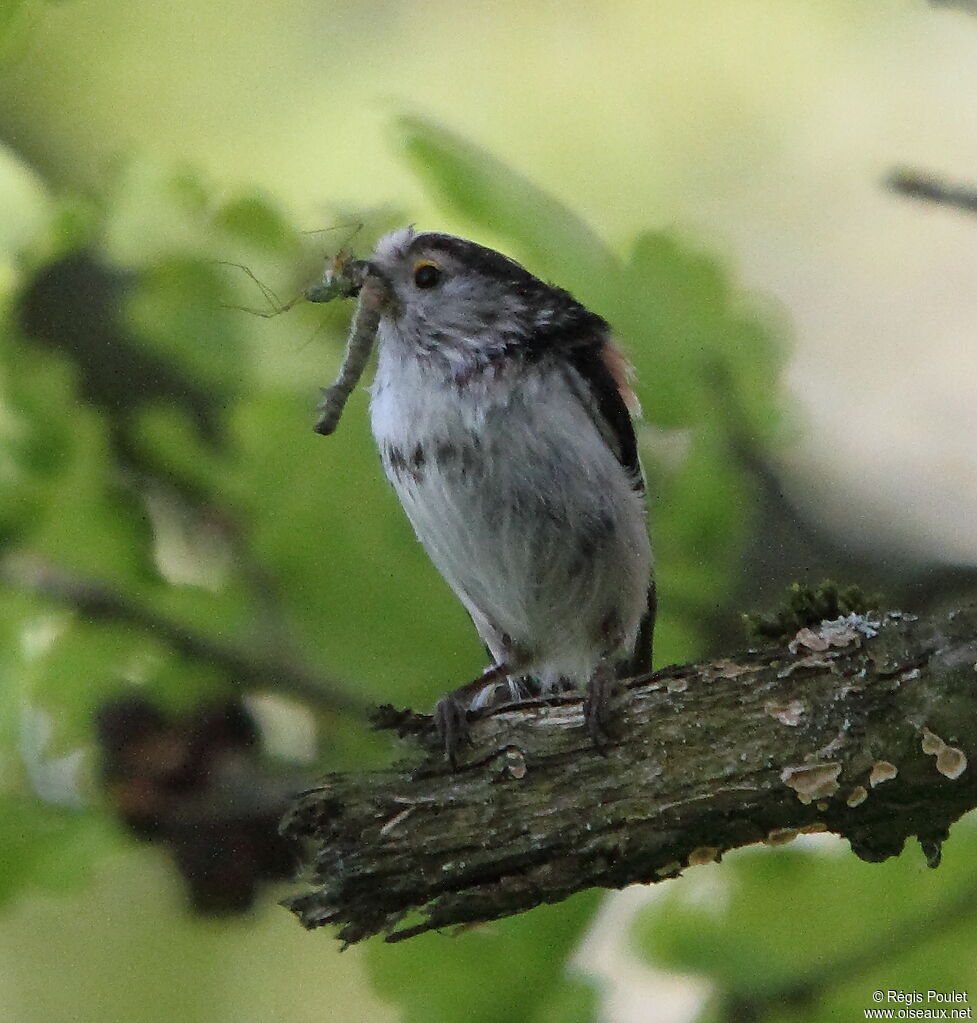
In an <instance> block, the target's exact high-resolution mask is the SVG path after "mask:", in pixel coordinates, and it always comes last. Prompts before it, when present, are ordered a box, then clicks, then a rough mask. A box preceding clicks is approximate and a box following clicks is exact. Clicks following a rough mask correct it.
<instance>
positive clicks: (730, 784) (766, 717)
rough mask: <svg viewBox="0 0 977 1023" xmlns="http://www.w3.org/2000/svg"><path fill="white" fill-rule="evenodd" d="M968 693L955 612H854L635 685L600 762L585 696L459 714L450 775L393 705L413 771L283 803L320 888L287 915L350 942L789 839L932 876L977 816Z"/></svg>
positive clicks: (421, 720) (430, 739)
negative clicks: (901, 856) (907, 859)
mask: <svg viewBox="0 0 977 1023" xmlns="http://www.w3.org/2000/svg"><path fill="white" fill-rule="evenodd" d="M975 690H977V608H965V609H962V610H956V611H953V612H949V613H945V614H943V615H941V616H938V617H935V618H932V619H929V620H919V619H917V618H915V617H913V616H911V615H905V614H901V613H898V612H890V613H888V614H885V615H882V616H878V617H877V618H875V619H874V620H872V619H867V618H864V617H857V616H849V617H848V618H846V619H838V620H837V621H836V622H832V623H822V625H821V626H820V627H818V628H816V629H813V630H809V629H802V630H801V632H799V633H798V634H797V635H796V636H795V637H794V638H793V640H792V641H791V642H790V643H789V644H788V642H787V641H786V638H785V640H784V642H783V643H781V644H779V645H776V646H769V647H765V648H763V649H754V650H748V651H746V652H744V653H741V654H738V655H736V656H732V657H729V658H725V659H721V660H717V661H711V662H708V663H701V664H690V665H685V666H682V667H675V666H673V667H668V668H665V669H663V670H660V671H658V672H655V673H654V675H652V676H650V677H645V678H641V679H634V680H630V681H629V682H628V684H627V687H626V691H625V693H624V694H623V696H622V697H621V699H620V703H619V706H618V708H617V716H616V721H615V725H616V728H615V734H614V735H613V737H612V738H611V740H610V741H609V743H608V745H607V746H606V747H605V748H604V749H602V750H598V749H595V748H594V746H593V745H592V743H591V742H590V740H589V738H588V734H587V731H586V729H585V727H584V724H583V717H582V712H581V703H580V699H579V697H570V696H567V697H560V698H557V699H553V700H549V701H547V702H546V703H541V702H533V703H524V704H519V705H509V706H506V707H502V708H498V709H495V710H493V711H491V712H489V713H485V714H483V715H482V716H480V717H478V718H477V719H475V720H472V722H471V734H472V745H471V746H470V747H468V748H466V749H465V751H464V753H463V756H462V757H461V759H460V761H459V765H458V768H457V770H455V771H454V772H452V771H450V770H449V768H448V766H447V764H446V763H444V760H443V757H442V755H441V753H440V751H439V748H438V741H437V737H436V736H434V735H433V733H432V728H431V722H430V718H428V717H426V716H423V715H418V714H414V713H413V712H410V711H403V712H399V713H396V712H393V711H392V710H391V709H388V710H387V713H386V721H385V722H384V724H385V726H386V727H395V728H396V729H397V730H398V731H399V732H400V734H401V736H402V737H404V738H406V739H407V740H408V743H409V745H411V746H412V747H414V749H415V763H413V764H408V765H400V766H397V767H394V768H391V769H390V770H387V771H380V772H371V773H349V774H334V775H331V776H329V777H328V778H327V779H325V781H324V782H323V784H322V785H321V786H319V787H317V788H314V789H311V790H309V791H307V792H305V793H303V794H301V795H300V796H299V797H298V798H297V799H296V801H295V803H294V805H293V807H292V809H291V810H290V811H289V813H288V815H287V817H286V820H285V823H284V825H283V827H284V828H285V830H286V832H287V833H288V834H290V835H292V836H295V837H298V838H304V839H309V840H311V843H312V846H313V849H314V864H315V867H314V873H315V876H314V882H315V885H316V887H315V888H313V889H312V890H309V891H307V892H305V893H302V894H299V895H298V896H296V897H294V898H293V899H291V900H290V901H289V905H290V908H292V910H293V911H294V912H295V913H296V914H297V915H298V916H299V918H300V919H301V921H302V922H303V923H304V924H305V926H306V927H310V928H311V927H317V926H320V925H322V924H327V923H328V924H334V925H338V927H339V933H338V937H339V938H340V939H341V940H342V941H344V942H345V943H347V944H350V943H353V942H356V941H359V940H360V939H362V938H365V937H367V936H369V935H372V934H377V933H386V935H387V939H386V940H388V941H396V940H401V939H403V938H405V937H410V936H412V935H414V934H419V933H422V932H423V931H427V930H430V929H432V928H442V927H448V926H451V925H458V924H469V923H474V922H477V921H485V920H492V919H497V918H499V917H504V916H508V915H510V914H514V913H519V912H523V911H524V910H527V909H531V908H532V907H534V906H537V905H539V904H541V903H544V902H557V901H559V900H560V899H563V898H566V897H567V896H568V895H571V894H573V893H574V892H577V891H579V890H581V889H584V888H589V887H594V886H597V887H603V888H622V887H624V886H625V885H629V884H634V883H653V882H657V881H661V880H663V879H665V878H670V877H674V876H676V875H678V874H680V873H681V872H682V871H683V870H684V869H685V868H686V867H688V866H691V865H694V864H697V863H704V862H709V861H711V860H718V859H719V858H720V857H721V855H722V853H724V852H725V851H726V850H729V849H735V848H738V847H740V846H744V845H750V844H752V843H756V842H766V843H767V844H771V845H778V844H781V843H783V842H786V841H789V840H790V839H791V838H792V837H794V836H795V835H796V834H798V833H800V832H812V831H832V832H834V833H836V834H838V835H843V836H844V837H846V838H847V839H848V840H849V841H850V843H851V847H852V850H853V851H854V852H855V853H856V855H858V856H860V857H861V858H862V859H865V860H869V861H880V860H884V859H886V858H888V857H890V856H895V855H897V854H898V853H899V852H900V851H901V849H902V847H903V844H904V842H905V840H906V838H907V837H909V836H913V835H915V836H917V837H918V839H919V842H920V844H921V846H922V849H923V852H924V854H925V856H926V858H927V861H928V862H929V864H930V865H931V866H936V865H937V864H938V863H939V859H940V854H941V845H942V842H943V840H944V839H945V838H946V836H947V833H948V828H949V826H950V825H951V824H952V823H953V822H954V821H955V820H956V819H957V818H958V817H960V816H961V815H962V814H963V813H965V812H966V811H967V810H969V809H971V808H972V807H973V806H975V805H977V771H975V770H973V769H972V768H970V767H968V762H967V758H968V756H969V755H971V754H972V753H973V752H974V751H977V699H975ZM418 750H420V751H421V753H422V756H421V757H420V758H419V759H418V757H417V755H416V751H418Z"/></svg>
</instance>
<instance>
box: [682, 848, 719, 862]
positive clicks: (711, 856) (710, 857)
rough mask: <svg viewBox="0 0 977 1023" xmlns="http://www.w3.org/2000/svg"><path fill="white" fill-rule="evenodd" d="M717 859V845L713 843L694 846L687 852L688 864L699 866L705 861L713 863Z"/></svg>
mask: <svg viewBox="0 0 977 1023" xmlns="http://www.w3.org/2000/svg"><path fill="white" fill-rule="evenodd" d="M718 859H719V847H718V846H715V845H700V846H696V848H695V849H693V850H692V852H690V853H689V866H690V867H700V866H702V865H703V864H705V863H715V862H716V861H717V860H718Z"/></svg>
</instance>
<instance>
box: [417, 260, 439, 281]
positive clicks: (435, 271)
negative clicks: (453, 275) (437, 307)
mask: <svg viewBox="0 0 977 1023" xmlns="http://www.w3.org/2000/svg"><path fill="white" fill-rule="evenodd" d="M440 280H441V268H440V267H439V266H438V265H437V264H436V263H432V262H431V261H430V260H427V259H424V260H421V262H420V263H417V264H416V265H415V266H414V284H415V285H416V286H417V287H418V288H433V287H434V286H435V285H436V284H437V283H438V281H440Z"/></svg>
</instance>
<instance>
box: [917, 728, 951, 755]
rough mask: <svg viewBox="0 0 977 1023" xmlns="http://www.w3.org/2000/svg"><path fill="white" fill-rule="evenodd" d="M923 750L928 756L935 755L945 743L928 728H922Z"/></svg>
mask: <svg viewBox="0 0 977 1023" xmlns="http://www.w3.org/2000/svg"><path fill="white" fill-rule="evenodd" d="M922 745H923V752H924V753H926V754H927V755H929V756H935V755H936V754H937V753H939V752H940V750H941V749H943V747H944V746H945V745H946V743H945V742H944V741H943V740H942V739H941V738H940V737H939V736H938V735H936V734H935V733H933V732H931V731H930V730H929V729H928V728H924V729H923V743H922Z"/></svg>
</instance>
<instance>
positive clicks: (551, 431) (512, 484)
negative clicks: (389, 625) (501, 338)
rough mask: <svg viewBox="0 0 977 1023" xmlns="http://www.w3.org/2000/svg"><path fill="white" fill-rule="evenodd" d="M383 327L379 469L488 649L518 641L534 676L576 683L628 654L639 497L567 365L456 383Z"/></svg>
mask: <svg viewBox="0 0 977 1023" xmlns="http://www.w3.org/2000/svg"><path fill="white" fill-rule="evenodd" d="M380 340H381V346H380V355H379V363H378V368H377V375H376V380H375V383H374V386H373V396H372V401H371V405H370V411H371V418H372V425H373V433H374V436H375V438H376V440H377V444H378V446H379V448H380V451H381V456H382V458H383V462H384V469H385V471H386V473H387V476H388V478H389V479H390V481H391V483H392V484H393V486H394V489H395V490H396V492H397V495H398V497H399V498H400V501H401V503H402V505H403V507H404V510H405V511H406V513H407V515H408V517H409V519H410V521H411V523H412V525H413V527H414V531H415V533H416V534H417V537H418V539H419V540H420V541H421V543H422V544H423V545H424V547H425V548H426V550H427V551H428V553H429V555H430V556H431V559H432V560H433V561H434V564H435V565H436V566H437V568H438V570H439V571H440V572H441V573H442V575H443V576H444V578H445V579H446V581H447V582H448V584H449V585H450V586H451V587H452V589H453V590H454V591H455V593H456V594H457V595H458V597H459V598H460V599H461V601H462V602H463V603H464V605H465V607H466V608H467V609H468V611H469V613H470V614H471V616H472V619H473V621H474V623H475V626H476V628H477V629H478V631H479V633H480V635H481V637H482V639H483V641H484V642H485V643H486V645H487V646H488V647H489V649H490V650H491V651H492V653H493V656H495V657H496V658H497V659H501V658H502V657H504V656H506V654H507V651H508V650H510V649H512V648H513V647H514V648H517V649H519V650H522V651H524V652H526V653H528V655H529V658H530V662H531V671H532V672H533V673H535V674H538V675H539V676H540V677H541V679H542V680H543V682H544V683H547V682H555V681H556V679H557V678H559V677H561V676H564V677H568V678H570V679H571V680H573V681H576V682H577V683H578V684H580V685H582V684H584V683H585V682H586V680H587V679H588V678H589V676H590V674H591V672H592V670H593V668H594V667H595V665H596V664H597V663H598V661H599V660H600V659H601V657H603V656H605V655H608V654H610V655H613V656H624V655H626V654H628V653H630V651H631V649H632V648H633V646H634V642H635V637H636V634H637V630H638V625H639V623H640V620H641V616H642V614H643V611H644V608H645V599H646V592H647V587H648V582H649V579H650V573H651V550H650V545H649V542H648V537H647V532H646V526H645V514H644V508H643V501H642V499H641V497H640V496H639V495H638V494H637V493H635V491H634V489H633V487H632V485H631V482H630V480H629V479H628V477H627V474H626V473H625V471H624V469H623V468H622V466H621V465H620V464H619V463H618V461H617V459H616V458H615V457H614V455H613V453H612V452H611V450H610V449H609V448H608V447H607V445H606V443H605V442H604V441H603V439H602V438H601V437H600V434H599V432H598V430H597V429H596V427H595V426H594V423H593V421H592V420H591V418H590V416H589V415H588V413H587V412H586V410H585V409H584V408H583V406H582V405H581V404H580V402H579V400H578V399H577V398H576V397H575V396H574V393H573V390H572V389H571V387H570V385H569V383H568V381H567V378H566V376H565V375H563V373H562V372H561V371H559V370H557V369H555V368H554V367H553V366H551V365H547V364H540V365H536V366H529V367H526V368H525V370H524V372H522V373H520V374H519V376H518V379H517V380H516V381H515V382H514V383H510V382H509V381H508V380H507V379H505V376H504V375H493V374H492V373H491V372H490V371H489V372H486V373H483V374H480V375H478V376H476V377H475V378H474V379H472V380H470V381H468V382H467V383H466V384H465V385H464V386H458V385H456V384H455V383H453V382H446V381H445V376H444V372H443V370H441V369H438V368H435V367H432V366H430V365H429V364H424V363H422V362H420V361H419V360H417V359H416V358H414V357H412V356H411V355H410V353H407V354H405V352H404V349H403V348H402V347H401V346H397V345H390V344H384V343H383V336H382V334H381V339H380ZM609 646H610V647H612V648H613V649H609V648H608V647H609ZM527 673H528V672H527Z"/></svg>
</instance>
